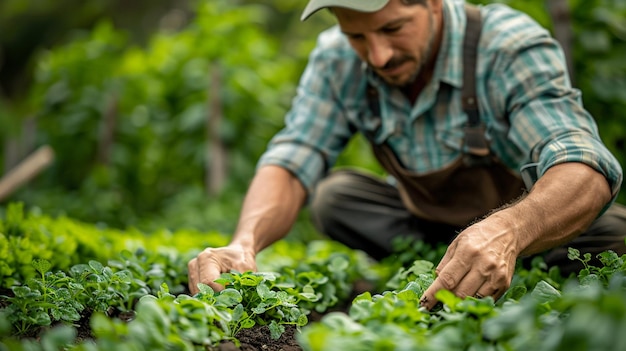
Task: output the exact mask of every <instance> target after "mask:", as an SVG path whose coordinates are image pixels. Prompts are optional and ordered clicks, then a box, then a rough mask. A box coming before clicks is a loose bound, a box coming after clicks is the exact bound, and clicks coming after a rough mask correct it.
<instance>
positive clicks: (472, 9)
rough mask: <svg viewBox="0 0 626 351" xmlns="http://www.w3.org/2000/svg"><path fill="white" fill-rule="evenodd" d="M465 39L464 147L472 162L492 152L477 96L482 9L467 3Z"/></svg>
mask: <svg viewBox="0 0 626 351" xmlns="http://www.w3.org/2000/svg"><path fill="white" fill-rule="evenodd" d="M465 14H466V18H467V24H466V27H465V40H464V41H463V92H462V106H463V111H465V113H466V114H467V118H468V120H467V124H466V125H465V128H464V134H465V140H464V145H463V149H464V151H465V152H466V153H468V154H469V155H470V158H468V159H467V160H468V161H470V162H471V163H475V162H476V161H478V162H479V163H480V161H479V159H480V158H484V157H485V156H488V155H489V154H490V151H489V144H488V143H487V140H486V139H485V127H484V125H483V124H482V123H481V121H480V112H479V110H478V99H477V98H476V62H477V59H478V41H479V40H480V32H481V29H482V20H481V16H480V9H479V8H478V7H476V6H473V5H469V4H466V5H465Z"/></svg>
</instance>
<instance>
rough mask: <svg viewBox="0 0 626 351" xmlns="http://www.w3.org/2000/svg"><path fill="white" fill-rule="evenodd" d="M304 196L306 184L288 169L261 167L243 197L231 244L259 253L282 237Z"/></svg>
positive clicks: (290, 224)
mask: <svg viewBox="0 0 626 351" xmlns="http://www.w3.org/2000/svg"><path fill="white" fill-rule="evenodd" d="M305 198H306V191H305V189H304V187H303V186H302V184H301V183H300V181H299V180H298V179H297V178H296V177H295V176H293V175H292V174H291V173H290V172H289V171H287V170H285V169H284V168H281V167H277V166H264V167H262V168H260V169H259V170H258V172H257V174H256V175H255V177H254V179H253V180H252V183H251V184H250V188H249V189H248V193H247V194H246V197H245V199H244V203H243V206H242V209H241V214H240V216H239V223H238V225H237V229H236V230H235V234H234V236H233V240H232V242H231V245H236V246H241V247H243V248H244V249H245V250H247V251H251V252H254V253H255V254H256V253H258V252H259V251H261V250H262V249H264V248H265V247H267V246H269V245H270V244H272V243H273V242H275V241H277V240H279V239H281V238H283V237H284V236H285V235H287V233H288V232H289V230H290V229H291V227H292V225H293V223H294V222H295V221H296V218H297V216H298V212H299V211H300V208H301V207H302V205H303V203H304V201H305Z"/></svg>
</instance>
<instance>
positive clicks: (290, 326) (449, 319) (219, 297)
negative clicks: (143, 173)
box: [0, 203, 626, 351]
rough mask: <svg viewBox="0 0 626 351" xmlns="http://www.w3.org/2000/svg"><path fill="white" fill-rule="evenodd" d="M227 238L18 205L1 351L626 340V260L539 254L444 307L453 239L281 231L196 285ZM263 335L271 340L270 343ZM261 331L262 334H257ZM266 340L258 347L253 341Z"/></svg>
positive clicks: (0, 326) (4, 269)
mask: <svg viewBox="0 0 626 351" xmlns="http://www.w3.org/2000/svg"><path fill="white" fill-rule="evenodd" d="M227 241H228V238H227V237H226V236H225V235H222V234H218V233H202V232H197V231H191V230H180V231H176V232H170V231H166V230H163V231H157V232H153V233H142V232H139V231H133V230H126V231H120V230H112V229H104V228H99V227H98V226H96V225H91V224H86V223H82V222H79V221H76V220H72V219H70V218H66V217H58V218H52V217H50V216H47V215H45V214H41V213H36V212H33V211H26V210H24V208H23V205H22V204H20V203H13V204H10V205H9V206H8V208H7V209H6V211H5V216H4V218H2V221H1V222H0V254H1V256H2V257H3V260H2V261H1V263H0V279H1V280H0V282H1V283H0V295H1V296H0V336H1V338H0V350H2V351H4V350H11V351H18V350H44V351H48V350H103V351H104V350H107V351H108V350H233V349H235V350H337V349H349V350H407V351H408V350H433V351H435V350H437V351H441V350H472V351H474V350H475V351H478V350H503V351H504V350H545V351H557V350H563V351H565V350H567V351H576V350H581V351H583V350H585V351H588V350H598V351H599V350H603V351H605V350H625V349H626V335H624V333H623V331H624V330H626V276H625V275H624V273H625V272H626V263H625V258H626V257H618V256H617V255H616V254H614V253H612V252H605V253H603V254H602V255H601V257H600V259H601V261H602V263H603V266H602V267H594V266H588V264H587V261H588V260H589V257H585V256H583V257H580V254H579V253H577V252H575V251H571V252H570V258H571V259H573V260H578V261H580V262H581V264H583V266H584V267H585V268H584V269H582V270H581V271H580V274H579V275H578V276H570V277H562V276H561V275H560V274H559V272H558V270H557V269H554V268H553V269H547V267H545V266H544V264H543V263H542V261H541V260H540V259H536V260H535V261H534V262H533V265H532V267H529V268H527V269H524V268H521V267H520V268H518V270H517V273H516V275H515V278H514V281H513V284H512V286H511V288H510V289H509V291H508V292H507V293H506V294H505V295H504V297H502V298H501V299H500V300H498V301H493V300H492V299H491V298H484V299H475V298H471V297H469V298H466V299H459V298H458V297H456V296H454V295H452V294H451V293H449V292H447V291H442V292H440V294H439V296H438V297H439V299H440V300H441V301H442V304H441V305H440V306H438V307H437V308H436V309H435V310H433V311H425V310H422V309H420V308H419V298H420V296H421V294H422V293H423V291H424V290H425V288H426V287H427V286H428V285H429V284H430V283H431V282H432V280H433V278H434V271H433V268H434V264H433V262H436V261H437V260H438V259H439V257H440V256H441V255H442V252H443V250H444V248H443V247H439V248H430V247H427V246H426V245H424V244H422V243H420V242H398V243H397V253H396V254H394V255H392V256H390V257H389V258H388V259H385V260H382V261H380V262H373V261H371V260H370V259H368V258H367V257H366V256H365V255H364V254H363V253H361V252H358V251H353V250H350V249H348V248H345V247H343V246H341V245H339V244H337V243H335V242H331V241H328V240H323V239H319V240H314V241H311V242H308V243H304V242H302V241H296V240H291V241H290V240H283V241H281V242H279V243H277V244H276V245H274V246H272V247H270V248H269V249H267V250H266V251H264V252H262V253H261V255H260V257H259V271H258V272H231V273H228V274H223V275H222V277H221V278H220V279H219V282H220V283H221V284H223V285H224V286H225V289H224V290H222V291H221V292H219V293H216V292H214V291H213V290H212V289H211V288H209V287H208V286H203V287H202V289H201V292H200V293H198V294H197V295H195V296H190V295H189V293H188V289H187V268H186V264H187V261H188V260H189V259H190V258H191V257H193V256H194V255H195V254H196V253H197V252H198V250H199V249H201V248H203V247H205V245H208V246H221V245H224V244H225V243H226V242H227ZM261 338H262V340H261ZM255 340H256V341H255ZM255 345H256V346H255Z"/></svg>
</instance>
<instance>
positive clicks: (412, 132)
mask: <svg viewBox="0 0 626 351" xmlns="http://www.w3.org/2000/svg"><path fill="white" fill-rule="evenodd" d="M323 8H327V9H330V11H331V12H332V13H333V14H334V16H335V17H336V18H337V21H338V26H336V27H334V28H332V29H330V30H328V31H326V32H324V33H322V35H321V36H320V38H319V41H318V45H317V47H316V49H315V50H314V51H313V53H312V54H311V57H310V61H309V64H308V66H307V68H306V70H305V72H304V74H303V76H302V79H301V82H300V85H299V88H298V93H297V97H296V98H295V99H294V102H293V106H292V109H291V111H290V112H289V114H288V115H287V118H286V127H285V128H284V129H283V130H282V131H281V132H280V133H279V134H277V135H276V136H275V137H274V138H273V140H272V141H271V143H270V146H269V148H268V150H267V151H266V153H265V154H264V155H263V156H262V158H261V160H260V161H259V167H258V171H257V174H256V176H255V177H254V179H253V181H252V183H251V185H250V188H249V190H248V194H247V195H246V198H245V200H244V204H243V208H242V212H241V216H240V220H239V223H238V226H237V229H236V231H235V233H234V237H233V239H232V242H231V243H230V244H229V245H228V246H226V247H224V248H207V249H206V250H204V251H203V252H202V253H200V254H199V255H198V257H197V258H195V259H193V260H191V261H190V262H189V278H190V289H191V291H192V293H195V292H196V291H197V287H196V284H197V283H198V282H202V283H206V284H209V285H211V286H212V287H214V288H216V289H221V288H222V287H221V286H219V285H217V284H215V283H213V280H214V279H216V278H217V277H218V276H219V274H220V273H222V272H228V271H230V270H237V271H241V272H243V271H247V270H255V268H256V266H255V255H256V253H258V252H259V251H260V250H262V249H263V248H265V247H267V246H268V245H270V244H272V243H273V242H275V241H276V240H278V239H280V238H282V237H283V236H284V235H286V233H287V232H288V231H289V229H290V228H291V226H292V224H293V223H294V221H295V220H296V216H297V213H298V211H299V210H300V208H301V207H302V206H304V205H306V204H310V205H311V210H312V215H313V217H314V221H315V223H316V224H317V226H318V228H320V230H321V231H322V232H324V233H326V234H328V235H329V236H330V237H332V238H335V239H337V240H339V241H342V242H344V243H346V244H347V245H349V246H351V247H354V248H358V249H362V250H364V251H366V252H368V253H369V254H370V255H372V257H375V258H381V257H384V256H385V255H387V254H389V253H390V250H391V246H390V241H391V239H392V238H393V237H395V236H412V237H415V238H421V239H424V240H427V241H431V242H445V243H450V245H449V247H448V250H447V252H446V254H445V256H444V258H443V259H442V261H441V262H440V263H439V265H438V267H437V269H436V272H437V275H438V277H437V279H436V280H435V281H434V283H433V284H432V286H431V287H430V288H429V289H428V290H427V291H426V292H425V293H424V296H423V298H422V304H423V306H425V307H426V308H428V309H430V308H432V307H433V306H434V304H435V303H436V299H435V297H434V294H435V292H437V291H438V290H441V289H448V290H450V291H452V292H454V293H455V294H457V295H458V296H461V297H464V296H476V297H484V296H493V297H494V298H496V299H497V298H498V297H500V296H501V295H502V294H503V293H504V292H505V291H506V289H508V287H509V285H510V283H511V279H512V276H513V271H514V267H515V263H516V260H517V258H519V257H524V256H528V255H532V254H537V253H542V252H544V251H546V250H548V249H552V248H556V247H559V246H561V245H565V244H567V245H572V246H575V247H578V248H580V249H582V250H583V251H585V252H592V253H598V252H601V251H603V250H605V249H609V248H610V249H613V250H615V251H617V252H618V253H624V252H626V250H625V249H626V248H625V245H624V235H625V234H626V230H625V229H626V215H624V213H625V211H624V208H623V207H621V206H618V205H613V206H611V205H612V204H613V202H614V199H615V196H616V195H617V193H618V191H619V189H620V186H621V181H622V170H621V168H620V165H619V164H618V162H617V161H616V160H615V158H614V157H613V156H612V155H611V154H610V152H609V151H608V150H607V149H606V148H605V146H604V145H603V144H602V143H601V141H600V138H599V136H598V132H597V127H596V125H595V123H594V121H593V119H592V117H591V116H589V114H588V113H587V112H586V111H585V110H584V109H583V108H582V107H581V103H580V94H579V92H578V91H577V90H575V89H573V88H572V87H571V86H570V83H569V81H568V76H567V72H566V68H565V63H564V58H563V54H562V52H561V50H560V48H559V46H558V45H557V43H556V42H555V41H554V40H553V39H552V38H550V36H549V34H548V32H547V31H546V30H544V29H542V28H540V27H539V26H538V25H537V24H536V23H535V22H533V21H532V20H531V19H530V18H528V17H527V16H525V15H523V14H521V13H519V12H516V11H513V10H511V9H510V8H508V7H505V6H502V5H489V6H485V7H482V8H481V9H480V11H479V12H478V13H477V12H476V11H474V10H472V9H471V8H470V9H468V10H467V12H466V9H465V7H464V4H463V3H462V2H458V1H454V0H367V1H366V0H310V1H309V3H308V6H307V7H306V9H305V11H304V14H303V19H306V18H307V17H308V16H310V15H311V14H313V13H314V12H316V11H318V10H320V9H323ZM477 14H478V15H477ZM477 18H478V20H476V19H477ZM466 23H468V28H467V40H465V39H466ZM476 23H478V25H476ZM476 28H478V30H477V29H476ZM472 38H474V41H475V42H474V43H472ZM468 43H469V44H468ZM473 53H476V54H473ZM472 57H474V58H473V59H472ZM468 62H469V63H468ZM464 67H471V68H467V69H464ZM356 132H361V133H363V134H364V135H365V136H366V137H367V139H368V140H369V141H370V143H371V144H372V147H373V150H374V153H375V155H376V157H377V158H378V160H379V161H380V162H381V164H382V165H383V166H384V168H385V169H386V170H387V171H388V172H389V173H390V175H392V176H393V177H392V179H393V182H388V181H383V180H380V179H377V178H375V177H373V176H370V175H366V174H363V173H359V172H355V171H336V172H331V173H330V174H327V173H328V170H329V169H330V168H331V167H332V165H333V164H334V162H335V160H336V158H337V156H338V154H339V153H340V152H341V150H342V149H343V147H344V146H345V145H346V143H347V142H348V140H349V138H350V137H352V136H353V135H354V133H356ZM521 169H524V171H523V172H522V171H520V170H521ZM327 175H328V176H327ZM326 176H327V177H326ZM522 176H523V177H524V178H525V179H526V180H527V181H526V182H522ZM322 179H323V180H322ZM320 180H322V181H321V182H320ZM528 180H530V181H528ZM524 184H526V185H527V187H528V188H529V189H530V191H529V192H528V193H527V194H525V192H524ZM602 213H603V214H604V215H603V216H601V217H599V218H598V216H599V214H602ZM596 218H598V219H597V220H596ZM592 223H593V224H592ZM590 225H591V227H590ZM565 247H566V246H565ZM564 252H565V250H564V249H563V246H561V247H560V248H558V249H555V250H553V251H552V252H551V253H550V254H548V256H546V259H547V260H548V261H549V262H550V263H552V264H562V263H563V262H565V261H566V260H567V259H566V257H565V256H566V253H564ZM550 255H552V256H550Z"/></svg>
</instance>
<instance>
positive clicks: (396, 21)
mask: <svg viewBox="0 0 626 351" xmlns="http://www.w3.org/2000/svg"><path fill="white" fill-rule="evenodd" d="M411 19H412V16H406V17H400V18H396V19H394V20H391V21H389V22H387V23H385V24H383V25H382V26H380V27H379V28H376V30H375V31H376V32H379V31H381V30H383V29H385V28H389V27H395V26H399V25H402V24H405V23H407V22H409V21H410V20H411ZM341 32H342V33H343V34H345V35H348V36H350V35H358V34H361V33H350V32H346V31H343V30H342V31H341Z"/></svg>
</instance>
